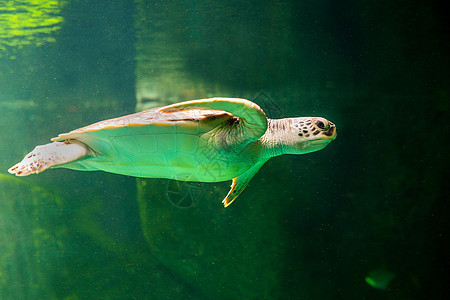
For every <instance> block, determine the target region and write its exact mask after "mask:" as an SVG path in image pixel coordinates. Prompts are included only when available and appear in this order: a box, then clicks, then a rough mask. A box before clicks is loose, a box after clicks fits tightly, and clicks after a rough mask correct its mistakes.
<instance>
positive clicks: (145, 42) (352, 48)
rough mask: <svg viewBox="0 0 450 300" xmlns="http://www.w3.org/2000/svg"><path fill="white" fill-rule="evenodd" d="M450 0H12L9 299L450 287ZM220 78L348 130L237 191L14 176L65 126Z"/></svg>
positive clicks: (199, 88) (0, 263)
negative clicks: (16, 167) (449, 0)
mask: <svg viewBox="0 0 450 300" xmlns="http://www.w3.org/2000/svg"><path fill="white" fill-rule="evenodd" d="M30 2H31V1H30ZM39 5H41V6H39ZM443 8H444V6H443V4H442V2H441V1H426V2H419V1H413V2H411V1H395V2H392V1H325V0H321V1H308V2H302V1H300V2H299V1H275V0H272V1H269V0H267V1H144V0H137V1H131V0H130V1H125V0H124V1H87V0H78V1H70V0H68V1H64V2H62V1H61V2H58V1H50V0H49V1H41V4H36V3H35V4H31V3H29V2H28V1H13V0H7V1H3V2H2V3H1V4H0V128H1V132H0V153H2V155H0V249H1V251H0V299H441V298H444V295H446V294H448V284H447V282H446V281H445V278H446V273H447V269H448V260H447V253H448V251H449V249H448V246H446V244H447V243H445V242H446V240H447V237H448V221H447V220H448V213H449V210H448V199H447V198H448V196H446V195H448V187H446V185H447V184H446V182H447V181H448V176H450V174H449V156H448V153H449V150H450V149H449V147H448V141H447V140H448V138H447V136H448V129H449V126H448V122H447V119H448V109H449V92H450V88H449V87H450V85H449V83H450V82H449V81H450V76H449V61H448V53H449V43H448V42H449V33H450V26H449V23H448V21H447V20H446V19H445V14H444V13H443V11H444V9H443ZM37 12H40V13H37ZM211 96H227V97H244V98H247V99H250V100H253V101H255V102H257V103H258V104H260V105H261V106H262V107H263V109H264V110H265V111H266V113H267V114H268V115H269V117H272V118H281V117H295V116H309V115H313V116H322V117H325V118H327V119H329V120H331V121H332V122H334V123H335V124H336V126H337V129H338V137H337V139H336V140H335V141H333V142H332V143H331V144H330V145H329V146H328V147H327V148H325V149H323V150H321V151H319V152H316V153H311V154H307V155H301V156H281V157H277V158H273V159H271V160H269V161H268V162H267V163H266V164H265V165H264V166H263V167H262V168H261V170H260V171H259V173H258V174H257V175H256V176H255V177H254V178H253V179H252V181H251V182H250V184H249V186H248V187H247V188H246V190H245V191H244V192H243V194H242V195H241V196H240V197H239V198H238V199H237V200H236V201H235V202H234V203H233V204H232V205H231V206H230V207H228V208H226V209H225V208H223V206H222V204H221V203H220V201H221V200H222V199H223V197H224V196H225V195H226V193H227V191H228V188H229V183H228V182H226V183H217V184H202V183H195V184H194V183H186V184H183V183H181V184H179V183H178V182H175V181H168V180H159V179H151V180H150V179H149V180H136V179H135V178H131V177H126V176H120V175H114V174H107V173H102V172H76V171H70V170H63V169H56V170H49V171H46V172H44V173H42V174H39V175H37V176H36V175H33V176H29V177H24V178H15V177H13V176H11V175H9V174H7V171H6V170H7V169H8V168H9V167H10V166H11V165H13V164H14V163H16V162H18V161H19V160H20V159H22V157H23V155H25V154H26V153H27V152H29V151H30V150H32V149H33V148H34V147H35V146H36V145H38V144H44V143H47V142H48V141H49V139H50V138H51V137H54V136H56V135H57V134H58V133H61V132H67V131H69V130H71V129H74V128H78V127H81V126H84V125H87V124H90V123H92V122H95V121H99V120H103V119H106V118H111V117H115V116H121V115H124V114H128V113H131V112H134V111H135V110H136V109H144V108H145V107H151V106H155V105H164V104H167V103H172V102H176V101H181V100H187V99H195V98H204V97H211ZM447 186H448V185H447Z"/></svg>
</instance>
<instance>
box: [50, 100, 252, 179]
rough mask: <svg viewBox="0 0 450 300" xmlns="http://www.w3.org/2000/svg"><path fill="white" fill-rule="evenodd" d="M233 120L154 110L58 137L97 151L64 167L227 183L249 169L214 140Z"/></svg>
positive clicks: (200, 112)
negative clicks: (232, 160) (232, 161)
mask: <svg viewBox="0 0 450 300" xmlns="http://www.w3.org/2000/svg"><path fill="white" fill-rule="evenodd" d="M233 118H234V116H233V115H232V114H230V113H228V112H226V111H221V110H211V109H184V110H178V111H170V112H166V111H164V110H163V108H154V109H149V110H146V111H143V112H139V113H135V114H131V115H127V116H123V117H119V118H114V119H109V120H104V121H101V122H97V123H94V124H92V125H89V126H86V127H82V128H79V129H76V130H73V131H71V132H69V133H63V134H60V135H58V137H56V138H53V139H52V141H58V142H62V141H69V142H70V140H77V141H79V142H82V143H84V144H86V145H87V146H88V147H89V148H90V149H91V150H92V152H93V154H94V155H93V156H90V157H87V158H85V159H81V160H78V161H74V162H70V163H68V164H64V165H61V167H65V168H71V169H78V170H103V171H107V172H112V173H119V174H125V175H130V176H137V177H159V178H177V179H179V180H193V181H206V182H210V181H222V180H229V179H231V178H233V177H234V176H235V174H236V172H241V171H242V170H244V169H247V168H248V166H242V165H239V164H238V165H235V166H231V167H230V166H229V162H228V158H227V156H226V154H225V153H223V151H222V150H221V149H218V147H216V146H215V145H214V144H213V143H211V142H210V137H211V136H214V135H216V134H218V133H219V132H220V131H221V130H226V129H225V127H226V126H228V125H229V124H231V123H232V119H233ZM211 162H214V164H211ZM223 170H227V171H226V172H223ZM216 173H217V174H216ZM219 173H221V174H219ZM184 177H186V178H184Z"/></svg>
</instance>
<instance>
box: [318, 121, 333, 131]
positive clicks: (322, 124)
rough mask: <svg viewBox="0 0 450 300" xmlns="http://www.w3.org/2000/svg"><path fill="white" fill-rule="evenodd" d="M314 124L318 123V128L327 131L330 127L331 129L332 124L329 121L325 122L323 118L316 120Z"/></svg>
mask: <svg viewBox="0 0 450 300" xmlns="http://www.w3.org/2000/svg"><path fill="white" fill-rule="evenodd" d="M314 124H316V126H317V128H319V129H320V130H323V131H326V130H328V129H330V124H329V123H328V122H323V121H321V120H316V121H315V122H314Z"/></svg>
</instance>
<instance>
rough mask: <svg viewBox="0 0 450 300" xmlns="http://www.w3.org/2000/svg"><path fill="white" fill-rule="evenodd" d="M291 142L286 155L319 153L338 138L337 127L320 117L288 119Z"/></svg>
mask: <svg viewBox="0 0 450 300" xmlns="http://www.w3.org/2000/svg"><path fill="white" fill-rule="evenodd" d="M287 120H288V123H289V125H290V126H288V128H289V133H288V134H289V135H290V137H291V138H290V139H289V140H290V141H289V142H288V143H287V144H288V147H287V149H286V153H291V154H304V153H309V152H314V151H318V150H320V149H323V148H324V147H325V146H327V145H328V144H329V143H330V142H331V141H332V140H334V139H335V138H336V126H335V125H334V124H333V123H331V122H330V121H328V120H327V119H324V118H320V117H301V118H290V119H287Z"/></svg>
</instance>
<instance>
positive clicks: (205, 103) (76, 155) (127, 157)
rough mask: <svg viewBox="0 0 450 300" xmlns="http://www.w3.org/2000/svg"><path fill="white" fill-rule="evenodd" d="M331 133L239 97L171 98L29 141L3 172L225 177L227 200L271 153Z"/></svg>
mask: <svg viewBox="0 0 450 300" xmlns="http://www.w3.org/2000/svg"><path fill="white" fill-rule="evenodd" d="M335 138H336V127H335V125H334V124H333V123H331V122H330V121H328V120H326V119H324V118H319V117H301V118H287V119H277V120H273V119H267V117H266V114H265V113H264V112H263V110H262V109H261V108H260V107H259V106H258V105H256V104H255V103H253V102H251V101H249V100H245V99H235V98H211V99H202V100H192V101H186V102H181V103H176V104H172V105H168V106H164V107H160V108H153V109H149V110H146V111H143V112H139V113H135V114H131V115H127V116H124V117H119V118H115V119H110V120H105V121H101V122H98V123H95V124H92V125H89V126H86V127H83V128H80V129H76V130H73V131H71V132H69V133H63V134H60V135H58V137H56V138H53V139H52V141H53V143H50V144H46V145H42V146H37V147H36V148H35V149H34V150H33V151H31V152H30V153H29V154H27V155H26V156H25V158H24V159H23V160H22V161H21V162H19V163H18V164H16V165H14V166H13V167H11V168H10V169H9V170H8V172H10V173H11V174H16V175H17V176H26V175H29V174H33V173H36V174H37V173H39V172H42V171H44V170H46V169H48V168H50V167H62V168H68V169H74V170H82V171H95V170H102V171H107V172H111V173H117V174H123V175H129V176H136V177H146V178H169V179H176V180H183V181H199V182H219V181H226V180H233V181H232V185H231V190H230V191H229V193H228V195H227V196H226V197H225V199H224V200H223V201H222V202H223V204H224V205H225V206H228V205H229V204H230V203H231V202H233V201H234V199H236V198H237V197H238V196H239V194H240V193H241V192H242V191H243V190H244V188H245V187H246V186H247V184H248V182H249V181H250V179H251V178H252V177H253V176H254V175H255V174H256V172H258V170H259V169H260V168H261V166H262V165H263V164H264V163H265V162H266V161H267V160H269V159H270V158H271V157H274V156H278V155H281V154H304V153H309V152H313V151H317V150H320V149H322V148H324V147H325V146H326V145H327V144H328V143H330V142H331V141H332V140H334V139H335Z"/></svg>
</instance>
